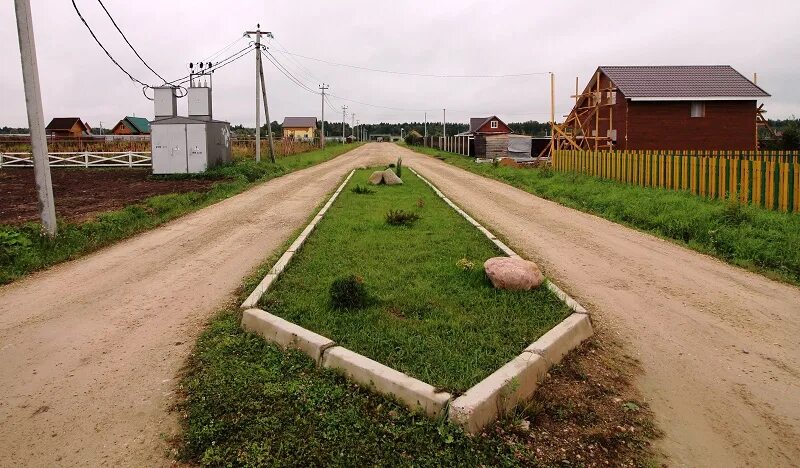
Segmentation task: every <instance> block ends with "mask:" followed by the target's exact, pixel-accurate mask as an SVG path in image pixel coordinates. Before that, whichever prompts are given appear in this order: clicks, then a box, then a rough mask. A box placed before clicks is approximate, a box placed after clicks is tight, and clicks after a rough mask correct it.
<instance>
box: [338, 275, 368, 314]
mask: <svg viewBox="0 0 800 468" xmlns="http://www.w3.org/2000/svg"><path fill="white" fill-rule="evenodd" d="M330 296H331V305H332V306H333V307H334V308H336V309H360V308H362V307H364V306H366V305H367V300H368V296H367V289H366V287H365V286H364V278H362V277H360V276H358V275H352V274H351V275H348V276H345V277H343V278H338V279H336V280H334V281H333V283H331V289H330Z"/></svg>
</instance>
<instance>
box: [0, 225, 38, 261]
mask: <svg viewBox="0 0 800 468" xmlns="http://www.w3.org/2000/svg"><path fill="white" fill-rule="evenodd" d="M31 245H32V243H31V240H30V239H28V237H27V236H25V235H24V234H23V233H21V232H17V231H0V262H2V263H11V262H13V261H14V259H15V258H17V257H19V256H20V255H22V254H24V253H25V252H27V251H28V250H29V249H30V248H31Z"/></svg>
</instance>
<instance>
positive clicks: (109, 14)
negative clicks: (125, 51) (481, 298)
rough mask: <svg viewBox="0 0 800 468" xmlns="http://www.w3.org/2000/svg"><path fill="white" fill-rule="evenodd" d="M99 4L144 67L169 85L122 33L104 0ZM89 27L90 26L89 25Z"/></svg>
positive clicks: (98, 0)
mask: <svg viewBox="0 0 800 468" xmlns="http://www.w3.org/2000/svg"><path fill="white" fill-rule="evenodd" d="M72 3H73V5H74V4H75V2H74V1H73V2H72ZM97 3H99V4H100V6H101V7H102V8H103V11H105V12H106V15H107V16H108V19H110V20H111V24H113V25H114V27H115V28H116V29H117V32H119V34H120V36H122V39H124V40H125V43H126V44H128V47H130V48H131V50H132V51H133V53H134V54H136V57H138V58H139V60H141V62H142V63H143V64H144V66H145V67H147V69H148V70H150V71H151V72H153V74H154V75H156V76H157V77H159V78H161V81H163V82H164V84H166V83H167V80H165V79H164V77H163V76H161V75H159V74H158V72H157V71H155V70H153V67H151V66H150V64H148V63H147V62H146V61H145V60H144V59H143V58H142V56H141V55H139V52H138V51H137V50H136V48H135V47H133V44H131V42H130V41H129V40H128V37H127V36H125V33H124V32H122V29H120V27H119V26H118V25H117V22H116V21H114V17H113V16H111V13H110V12H109V11H108V9H107V8H106V6H105V5H104V4H103V0H97ZM87 26H88V25H87Z"/></svg>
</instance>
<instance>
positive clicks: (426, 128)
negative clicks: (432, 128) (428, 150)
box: [425, 112, 428, 138]
mask: <svg viewBox="0 0 800 468" xmlns="http://www.w3.org/2000/svg"><path fill="white" fill-rule="evenodd" d="M425 138H428V113H427V112H426V113H425Z"/></svg>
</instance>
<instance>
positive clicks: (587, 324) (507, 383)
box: [408, 167, 594, 434]
mask: <svg viewBox="0 0 800 468" xmlns="http://www.w3.org/2000/svg"><path fill="white" fill-rule="evenodd" d="M408 169H409V170H410V171H411V172H413V173H414V174H415V175H416V176H417V177H419V178H420V179H422V181H423V182H425V183H426V184H428V186H430V187H431V188H432V189H433V191H434V192H436V194H437V195H439V197H440V198H442V199H443V200H444V201H445V202H447V204H448V205H450V206H452V207H453V209H455V210H456V212H458V213H459V214H460V215H461V216H463V217H464V219H466V220H467V221H468V222H469V223H470V224H472V225H473V226H475V227H476V228H478V230H479V231H481V232H482V233H483V234H484V235H485V236H486V237H487V238H488V239H489V240H490V241H492V242H493V243H494V245H496V246H497V247H498V248H499V249H500V250H501V251H502V252H503V253H504V254H506V255H507V256H509V257H519V255H518V254H517V253H516V252H514V250H513V249H511V248H510V247H509V246H507V245H506V244H505V243H504V242H503V241H501V240H500V239H498V238H497V236H495V235H494V234H492V232H491V231H489V230H488V229H486V228H485V227H483V226H482V225H481V224H480V223H478V222H477V221H475V219H473V218H472V217H471V216H469V215H468V214H467V213H466V212H465V211H464V210H462V209H461V208H460V207H458V206H457V205H456V204H455V203H453V202H452V201H450V199H448V198H447V197H446V196H445V195H444V194H443V193H442V192H441V191H440V190H439V189H438V188H437V187H436V186H434V185H433V184H432V183H430V182H429V181H428V180H427V179H426V178H424V177H422V176H421V175H420V174H419V173H418V172H417V171H415V170H414V169H412V168H410V167H409V168H408ZM546 285H547V288H548V289H549V290H550V291H552V292H553V293H554V294H555V295H556V296H557V297H558V298H559V299H561V301H562V302H564V303H565V304H566V305H567V307H569V308H570V309H571V310H572V311H573V313H572V314H570V316H569V317H567V318H565V319H564V320H562V321H561V322H559V323H558V324H557V325H556V326H555V327H553V328H552V329H551V330H550V331H548V332H547V333H545V334H544V335H542V336H541V337H540V338H539V339H538V340H536V341H535V342H533V343H531V344H530V345H529V346H528V347H527V348H526V349H525V350H524V351H523V352H522V354H520V355H519V356H517V357H515V358H514V359H512V360H511V361H509V362H508V363H506V364H505V365H504V366H503V367H501V368H500V369H498V370H496V371H495V372H494V373H492V374H491V375H490V376H489V377H486V378H485V379H483V380H482V381H480V382H478V383H477V384H476V385H474V386H473V387H472V388H470V389H469V390H467V391H466V392H465V393H464V394H463V395H461V396H460V397H458V398H456V399H455V400H453V401H452V402H451V403H450V409H449V412H448V418H449V419H450V420H451V421H453V422H454V423H456V424H458V425H460V426H462V427H463V428H464V429H465V430H466V431H468V432H470V433H473V434H474V433H477V432H480V430H481V429H483V427H485V426H486V425H487V424H490V423H492V422H493V421H495V420H496V419H497V418H498V417H500V416H501V415H502V414H504V413H505V412H506V411H508V410H509V409H511V408H513V407H514V406H515V405H516V404H518V403H519V402H520V401H524V400H526V399H529V398H530V397H531V396H533V394H534V392H535V391H536V389H537V388H538V387H539V382H540V381H541V380H542V379H543V378H544V376H545V375H546V374H547V371H548V369H550V367H551V366H553V365H554V364H556V363H558V362H561V359H563V357H564V356H565V355H566V354H567V353H568V352H570V351H571V350H573V349H575V348H576V347H578V345H580V344H581V343H582V342H583V341H584V340H585V339H587V338H589V337H590V336H592V335H593V334H594V330H593V329H592V322H591V320H590V316H589V312H588V311H587V310H586V309H585V308H584V307H583V306H582V305H580V304H579V303H578V301H576V300H575V299H573V298H571V297H570V296H569V295H568V294H567V293H565V292H564V291H563V290H562V289H561V288H559V287H558V286H557V285H556V284H555V283H553V282H552V281H550V280H547V281H546Z"/></svg>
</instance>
